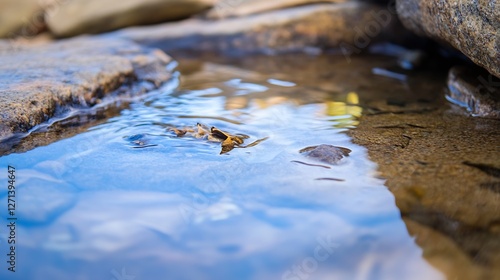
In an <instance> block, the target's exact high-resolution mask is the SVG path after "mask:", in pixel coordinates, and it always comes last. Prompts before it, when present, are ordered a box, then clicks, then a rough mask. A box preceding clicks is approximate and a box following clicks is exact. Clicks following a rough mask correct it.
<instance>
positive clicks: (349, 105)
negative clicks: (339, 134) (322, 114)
mask: <svg viewBox="0 0 500 280" xmlns="http://www.w3.org/2000/svg"><path fill="white" fill-rule="evenodd" d="M357 104H359V96H358V94H357V93H355V92H349V93H348V94H347V95H346V97H345V101H327V102H326V115H327V116H332V117H341V118H335V121H336V122H337V124H336V125H335V127H348V126H356V125H358V123H359V122H358V121H357V118H358V117H360V116H361V114H362V113H363V108H361V107H360V106H358V105H357ZM342 117H344V118H342Z"/></svg>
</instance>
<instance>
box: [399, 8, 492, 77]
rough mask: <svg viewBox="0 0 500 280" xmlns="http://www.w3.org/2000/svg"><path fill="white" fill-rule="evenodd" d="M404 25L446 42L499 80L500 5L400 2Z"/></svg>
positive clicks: (400, 14)
mask: <svg viewBox="0 0 500 280" xmlns="http://www.w3.org/2000/svg"><path fill="white" fill-rule="evenodd" d="M397 11H398V16H399V18H400V19H401V21H402V22H403V24H404V25H405V26H406V27H407V28H409V29H410V30H412V31H414V32H415V33H417V34H419V35H423V36H428V37H431V38H433V39H436V40H438V41H441V42H446V43H448V44H450V45H452V46H453V47H455V48H457V49H458V50H460V51H461V52H462V53H464V54H465V55H466V56H468V57H469V58H470V59H471V60H472V61H473V62H474V63H476V64H478V65H479V66H482V67H484V68H485V69H487V70H488V71H489V72H490V73H491V74H493V75H495V76H497V77H499V78H500V2H499V1H474V0H460V1H435V0H397Z"/></svg>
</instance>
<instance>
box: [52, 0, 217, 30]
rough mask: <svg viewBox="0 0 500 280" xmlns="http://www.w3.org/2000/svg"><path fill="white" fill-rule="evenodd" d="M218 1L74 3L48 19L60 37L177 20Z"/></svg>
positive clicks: (79, 0) (102, 0)
mask: <svg viewBox="0 0 500 280" xmlns="http://www.w3.org/2000/svg"><path fill="white" fill-rule="evenodd" d="M215 2H216V0H73V1H70V2H67V3H64V5H61V6H60V7H59V8H58V9H57V10H56V11H55V12H54V13H53V14H52V15H51V16H50V17H48V18H47V23H48V25H49V29H50V31H51V32H52V33H53V34H54V35H56V36H59V37H68V36H75V35H78V34H84V33H101V32H106V31H110V30H115V29H118V28H123V27H127V26H133V25H141V24H152V23H159V22H165V21H169V20H176V19H181V18H185V17H188V16H190V15H193V14H196V13H199V12H201V11H203V10H205V9H207V8H210V7H211V6H212V5H213V4H214V3H215Z"/></svg>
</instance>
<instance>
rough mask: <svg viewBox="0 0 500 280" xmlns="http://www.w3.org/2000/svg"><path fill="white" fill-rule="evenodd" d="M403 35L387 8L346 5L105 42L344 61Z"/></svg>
mask: <svg viewBox="0 0 500 280" xmlns="http://www.w3.org/2000/svg"><path fill="white" fill-rule="evenodd" d="M330 2H332V1H330ZM235 12H236V11H235ZM398 28H399V29H398ZM404 32H405V31H404V30H403V28H402V27H400V23H399V21H398V19H397V16H396V14H395V11H393V10H391V8H390V7H386V6H379V5H375V4H369V3H366V2H358V1H348V2H345V3H323V4H311V5H302V6H299V7H288V8H286V7H285V8H284V9H279V10H274V9H271V10H270V11H262V12H258V13H257V14H250V15H246V16H241V17H235V18H234V17H233V18H224V19H220V20H212V19H206V18H205V19H203V18H193V19H188V20H185V21H182V22H177V23H165V24H160V25H156V26H145V27H135V28H127V29H123V30H119V31H116V32H113V33H110V34H108V35H106V36H112V37H115V36H118V37H123V38H127V39H131V40H133V41H136V42H138V43H140V44H145V45H148V46H154V47H157V48H161V49H162V50H164V51H167V52H169V53H170V52H174V51H179V50H180V51H192V52H194V53H202V52H220V53H224V54H231V53H236V54H240V53H257V52H261V53H280V52H289V51H302V50H313V51H316V50H317V49H330V48H340V50H341V51H342V53H343V54H344V55H351V54H353V53H360V52H361V51H363V50H366V49H367V48H368V46H369V45H370V44H371V43H374V42H377V41H380V40H386V39H393V38H398V39H402V38H403V37H404V36H405V33H404Z"/></svg>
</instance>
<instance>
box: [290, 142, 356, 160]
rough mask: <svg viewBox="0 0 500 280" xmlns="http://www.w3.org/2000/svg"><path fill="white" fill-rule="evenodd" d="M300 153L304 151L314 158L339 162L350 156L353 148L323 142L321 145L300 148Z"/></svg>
mask: <svg viewBox="0 0 500 280" xmlns="http://www.w3.org/2000/svg"><path fill="white" fill-rule="evenodd" d="M299 153H304V154H305V155H306V156H307V157H310V158H314V159H316V160H319V161H322V162H325V163H329V164H337V163H338V162H339V161H340V160H341V159H343V158H344V157H347V156H349V154H350V153H351V150H350V149H347V148H343V147H337V146H333V145H326V144H322V145H319V146H311V147H306V148H304V149H302V150H300V151H299Z"/></svg>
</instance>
